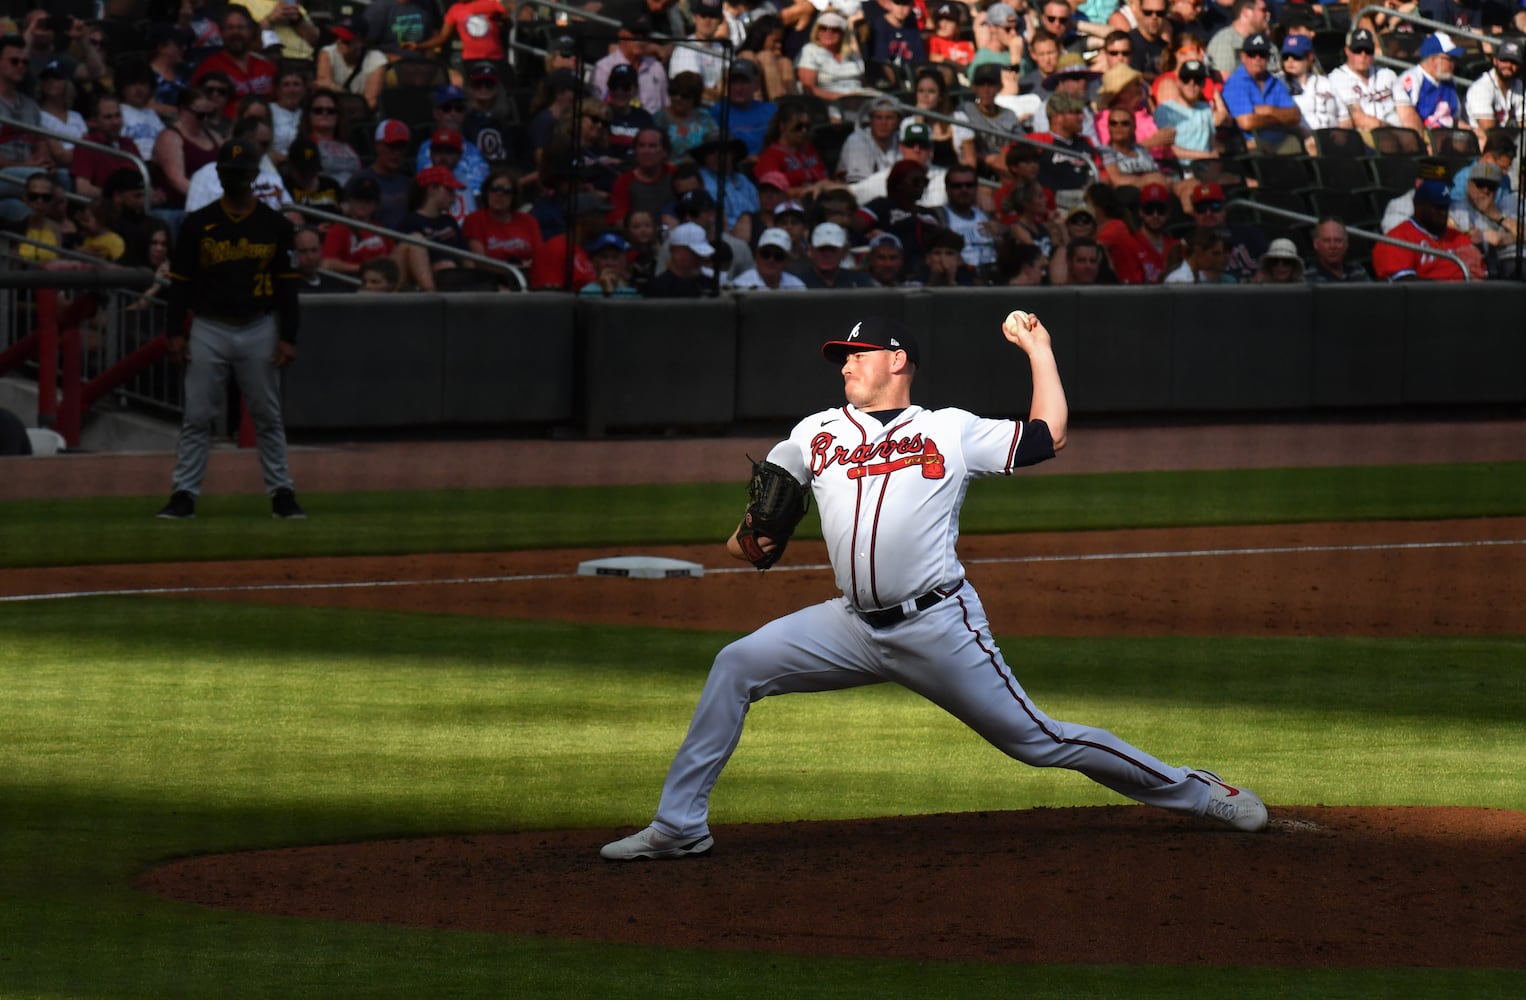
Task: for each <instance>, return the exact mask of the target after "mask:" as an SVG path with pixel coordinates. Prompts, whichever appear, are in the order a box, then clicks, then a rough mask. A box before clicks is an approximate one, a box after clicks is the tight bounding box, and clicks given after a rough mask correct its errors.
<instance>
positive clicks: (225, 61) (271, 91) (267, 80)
mask: <svg viewBox="0 0 1526 1000" xmlns="http://www.w3.org/2000/svg"><path fill="white" fill-rule="evenodd" d="M258 33H259V29H258V28H256V27H255V24H254V21H253V20H252V19H251V18H250V17H249V12H248V11H246V10H245V9H244V8H243V7H239V6H233V7H229V8H228V10H227V12H226V13H224V14H223V20H222V35H223V47H222V51H221V52H214V53H212V54H211V55H209V56H207V58H205V59H203V60H202V61H201V65H200V66H197V67H196V73H195V75H193V76H192V77H191V82H192V83H193V84H199V83H201V81H202V79H203V78H204V77H205V76H206V75H207V74H208V73H211V72H214V71H218V72H222V73H226V74H227V75H228V79H230V80H232V81H233V92H234V96H235V97H246V96H248V95H249V94H257V95H259V96H260V97H270V98H273V97H274V96H275V92H276V64H275V63H273V62H271V61H270V60H269V59H266V58H265V57H264V56H261V55H256V54H255V53H254V52H253V51H251V49H250V46H251V45H252V44H253V41H254V38H255V37H256V35H257V34H258ZM237 105H238V102H237V101H236V100H230V101H229V102H228V103H227V104H225V105H223V117H224V118H227V119H228V120H229V121H232V120H233V116H234V113H235V112H236V111H237Z"/></svg>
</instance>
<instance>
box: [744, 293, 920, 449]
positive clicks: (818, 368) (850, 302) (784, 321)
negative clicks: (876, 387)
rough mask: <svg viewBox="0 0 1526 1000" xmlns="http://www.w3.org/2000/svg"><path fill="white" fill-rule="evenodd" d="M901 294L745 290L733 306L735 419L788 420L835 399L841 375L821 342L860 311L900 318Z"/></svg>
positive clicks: (845, 328)
mask: <svg viewBox="0 0 1526 1000" xmlns="http://www.w3.org/2000/svg"><path fill="white" fill-rule="evenodd" d="M909 294H910V293H908V292H904V291H899V290H895V289H885V290H883V291H878V290H870V289H863V290H860V291H853V292H843V293H839V294H828V293H823V292H819V291H808V292H747V293H738V294H737V295H736V296H734V301H735V303H736V310H737V313H736V315H737V354H736V365H737V367H736V406H737V410H736V417H737V419H738V420H744V421H754V420H769V421H783V422H785V423H787V424H793V423H794V421H796V420H798V419H799V418H800V417H802V416H804V415H805V414H807V413H814V412H815V411H817V410H820V409H825V408H826V407H828V406H832V405H834V404H836V403H840V402H842V375H841V374H839V373H838V370H837V369H836V368H835V367H834V366H833V365H831V364H830V363H828V362H827V360H826V359H825V358H823V357H822V356H821V345H822V344H824V343H826V342H827V341H828V340H836V339H840V338H845V337H847V336H848V334H849V333H850V332H851V331H852V330H853V325H854V324H855V323H857V322H858V321H859V320H861V319H863V318H864V317H866V316H887V317H890V318H893V319H896V320H899V321H901V322H905V316H906V309H907V299H908V297H909Z"/></svg>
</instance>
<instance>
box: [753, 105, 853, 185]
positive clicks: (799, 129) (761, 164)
mask: <svg viewBox="0 0 1526 1000" xmlns="http://www.w3.org/2000/svg"><path fill="white" fill-rule="evenodd" d="M771 173H778V174H781V175H782V176H783V177H784V179H785V180H787V181H788V182H789V191H788V194H789V196H790V197H791V198H792V199H796V200H798V199H800V198H803V197H805V196H806V195H807V194H819V193H820V192H822V191H824V190H826V189H827V188H831V187H839V186H840V185H837V184H834V183H833V182H831V181H830V180H828V178H827V166H826V164H825V163H823V162H822V159H821V154H820V153H818V152H817V151H816V147H815V146H813V145H812V144H811V117H810V115H809V114H807V113H806V112H805V110H804V109H802V108H799V107H794V108H781V109H779V113H778V114H776V115H774V120H773V121H771V122H769V124H768V134H767V135H766V136H764V138H763V152H762V153H760V154H759V155H758V162H757V163H756V164H754V165H753V174H754V176H759V177H761V176H762V175H763V174H771Z"/></svg>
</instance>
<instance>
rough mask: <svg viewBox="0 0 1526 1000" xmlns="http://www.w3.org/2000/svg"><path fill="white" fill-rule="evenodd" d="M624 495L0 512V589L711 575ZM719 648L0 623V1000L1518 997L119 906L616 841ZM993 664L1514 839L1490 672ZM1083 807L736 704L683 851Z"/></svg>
mask: <svg viewBox="0 0 1526 1000" xmlns="http://www.w3.org/2000/svg"><path fill="white" fill-rule="evenodd" d="M1523 479H1526V466H1517V465H1502V466H1466V467H1455V468H1453V467H1447V468H1440V467H1416V468H1412V469H1383V470H1369V469H1363V470H1305V471H1299V472H1262V473H1201V474H1160V475H1130V476H1092V477H1045V478H1033V479H1030V480H1028V481H1027V482H1025V483H1024V484H1023V488H1022V490H1016V489H1013V488H1011V487H1010V486H1008V488H1006V489H1005V490H1003V489H1000V487H1001V485H1002V484H981V488H980V489H978V490H977V491H975V493H974V495H972V498H971V501H970V505H969V508H968V516H967V518H966V521H965V524H966V527H967V529H968V530H970V531H1008V530H1032V529H1036V528H1043V529H1045V530H1054V529H1062V528H1078V529H1085V528H1098V527H1113V526H1131V525H1141V524H1148V525H1157V524H1172V523H1193V524H1200V523H1254V522H1260V521H1292V520H1314V519H1325V518H1354V519H1362V518H1390V517H1406V518H1437V517H1447V516H1479V515H1482V514H1516V515H1519V514H1526V489H1522V488H1521V487H1522V486H1523V485H1526V483H1523V482H1522V480H1523ZM1460 484H1461V485H1460ZM993 485H994V486H997V487H998V489H990V488H987V487H988V486H993ZM622 495H623V507H622V510H623V514H622V517H621V519H620V522H619V523H618V524H616V525H613V526H611V525H608V524H607V523H604V522H599V521H597V520H595V519H593V518H591V517H588V516H586V512H587V511H591V510H597V509H599V508H600V505H601V504H606V503H607V502H608V495H607V493H603V492H602V491H599V490H587V491H581V490H546V491H512V492H484V493H481V494H454V495H453V496H452V499H453V500H455V501H459V502H458V503H454V504H452V505H450V510H449V512H448V513H444V514H440V513H436V514H435V515H434V516H430V513H429V512H430V511H436V512H437V511H438V508H439V505H438V504H436V503H433V502H431V501H432V500H434V499H437V498H435V497H431V496H430V495H427V494H398V495H391V496H382V495H323V494H313V495H310V496H304V501H305V503H306V504H307V506H308V508H309V510H310V512H312V514H313V518H312V520H310V521H308V522H306V523H304V524H295V525H292V524H275V523H274V522H271V521H270V520H269V518H268V517H267V516H265V511H264V507H263V504H262V503H261V502H260V500H259V498H232V497H229V498H217V499H216V500H215V502H214V501H210V500H209V502H208V503H207V504H205V505H204V513H203V516H202V517H200V518H198V520H197V521H196V522H192V523H191V524H188V525H178V524H165V523H163V522H157V521H154V520H152V519H151V518H148V517H147V516H146V513H145V512H148V511H151V510H152V509H154V507H155V505H156V504H155V501H154V500H153V499H148V498H145V499H141V500H110V501H108V500H96V501H74V502H67V503H50V504H38V503H3V504H0V518H3V520H0V523H3V524H5V526H6V527H5V528H4V529H3V530H4V534H3V535H0V540H3V542H4V546H3V549H0V561H3V562H4V564H5V565H8V566H24V565H45V564H67V563H78V562H95V561H138V560H144V559H185V558H228V557H234V556H239V557H258V556H278V555H296V554H302V555H318V554H335V553H339V554H342V553H360V552H404V551H454V550H466V549H480V548H492V547H532V546H534V545H556V546H562V545H586V544H597V545H604V544H615V543H619V542H622V541H624V542H626V543H630V542H645V543H656V542H660V541H696V540H704V541H713V540H715V539H716V538H717V537H719V536H720V535H723V534H724V533H725V531H726V530H729V527H730V524H731V522H732V520H733V518H734V515H735V511H736V509H737V508H738V506H739V501H738V497H737V488H736V487H725V488H722V487H686V488H663V489H655V488H653V489H641V490H627V491H622ZM1014 495H1016V496H1015V497H1014ZM1342 511H1344V513H1341V512H1342ZM653 512H661V513H653ZM541 515H545V519H544V520H542V521H541V522H540V523H539V525H538V527H537V522H536V519H537V517H540V516H541ZM580 524H581V525H582V528H581V532H580V531H579V525H580ZM590 524H598V525H599V527H598V529H597V530H591V529H590V528H589V527H588V525H590ZM81 525H85V528H84V529H83V530H81V528H80V526H81ZM180 529H190V530H180ZM996 625H997V628H998V630H999V629H1000V626H1001V623H1000V622H997V623H996ZM574 637H575V638H576V642H574V641H573V639H574ZM731 638H733V636H732V635H729V634H718V633H703V632H681V631H671V630H641V629H615V628H589V627H574V626H567V625H560V624H549V623H541V622H519V621H512V620H503V619H491V620H485V619H471V618H454V617H452V618H447V617H442V616H434V615H424V614H408V613H383V612H343V611H337V610H326V609H299V608H290V607H279V608H278V607H264V606H258V605H231V604H218V603H212V602H206V603H203V602H198V601H193V600H182V599H164V598H95V599H89V600H64V601H45V602H31V603H0V686H3V690H4V691H5V692H6V702H7V705H6V707H7V712H6V722H5V724H4V725H3V726H0V763H3V765H4V767H3V771H0V886H4V892H3V894H0V996H4V997H164V996H188V997H203V996H218V997H223V996H236V997H242V996H248V997H273V996H279V997H287V996H314V997H318V996H321V997H377V996H398V997H423V996H430V997H433V996H516V997H517V996H523V997H540V996H552V997H591V996H611V997H643V998H647V997H652V996H654V995H705V996H738V997H760V998H761V997H770V998H772V997H792V996H826V997H830V996H854V997H860V996H869V995H876V996H885V995H889V996H905V995H924V996H935V997H939V996H1004V997H1005V996H1010V995H1014V994H1017V995H1027V996H1033V997H1075V996H1131V997H1136V996H1143V997H1178V996H1222V995H1234V996H1245V997H1274V996H1276V997H1281V996H1300V997H1302V996H1320V997H1367V996H1406V997H1409V996H1420V997H1429V996H1437V997H1440V996H1468V997H1482V996H1505V995H1512V994H1513V993H1514V992H1515V989H1516V988H1517V987H1518V986H1519V982H1520V972H1519V971H1518V970H1494V971H1491V970H1379V971H1342V970H1265V969H1249V970H1247V969H1235V968H1226V969H1170V968H1114V967H1104V968H1074V967H1047V966H1019V967H1012V966H983V965H974V964H953V963H894V962H871V961H862V960H847V959H842V960H823V959H805V958H795V957H789V956H777V955H746V954H709V953H699V952H683V951H656V950H643V949H637V948H631V947H624V946H615V945H590V944H576V943H568V942H559V941H548V940H544V939H521V938H508V937H501V936H493V935H482V934H467V933H459V932H438V931H434V932H431V931H415V930H403V929H395V928H386V927H372V926H361V925H349V924H334V923H313V922H306V921H298V920H290V919H274V918H265V917H254V916H247V915H243V914H237V913H231V912H223V911H212V910H205V909H201V908H197V907H192V906H187V905H182V904H175V903H169V902H165V901H162V900H159V899H156V898H152V897H148V896H144V895H142V894H140V893H137V892H135V891H133V890H132V888H131V881H132V879H133V877H134V876H135V875H136V874H137V873H139V872H141V871H142V870H144V869H145V868H147V867H150V866H152V865H153V864H154V863H156V862H158V861H161V860H163V859H166V858H170V857H175V856H179V855H184V854H192V853H202V852H209V851H223V850H232V849H240V848H255V847H270V846H280V845H290V844H303V843H316V842H333V841H342V840H353V839H369V838H377V837H396V836H409V835H426V834H434V833H443V832H465V831H502V830H517V829H567V828H581V827H601V828H611V829H613V828H617V827H632V826H635V825H639V824H640V823H643V822H645V821H646V819H648V818H649V816H650V813H651V809H652V807H653V804H654V802H655V798H656V794H657V791H658V787H659V785H660V783H661V780H662V775H663V772H664V770H665V768H666V765H667V762H668V759H669V757H670V755H671V753H672V751H673V749H674V747H675V746H676V745H677V741H678V740H679V738H680V737H681V735H682V732H683V729H684V726H685V725H686V723H687V719H688V714H689V711H690V710H691V708H692V706H693V702H694V698H695V697H696V696H697V693H698V689H699V686H700V684H701V682H702V679H703V677H704V673H705V671H706V669H707V668H708V665H709V661H710V659H711V657H712V656H713V655H714V653H715V651H716V650H717V649H719V647H720V646H721V645H722V644H724V643H725V642H727V641H729V640H730V639H731ZM573 650H576V657H575V658H574V656H573V653H572V651H573ZM1006 651H1007V654H1008V658H1009V660H1011V661H1012V662H1013V664H1014V667H1015V668H1016V669H1017V671H1018V673H1019V675H1020V676H1021V677H1022V678H1023V681H1024V683H1025V685H1026V686H1027V687H1028V688H1029V690H1030V691H1032V692H1033V693H1034V694H1035V695H1036V696H1037V697H1038V699H1039V701H1040V704H1042V705H1043V707H1044V708H1045V709H1046V710H1048V711H1049V712H1050V713H1051V714H1054V715H1056V716H1058V717H1062V718H1064V717H1071V718H1077V719H1085V720H1086V721H1089V722H1096V723H1098V724H1100V725H1104V726H1107V727H1109V728H1113V729H1116V730H1118V731H1120V732H1123V733H1126V734H1128V736H1129V737H1130V738H1131V739H1134V740H1136V741H1137V742H1139V743H1140V744H1142V745H1144V746H1147V747H1150V748H1151V749H1152V750H1154V751H1155V752H1157V753H1159V754H1160V755H1161V756H1163V757H1165V758H1166V759H1174V760H1183V761H1196V760H1209V759H1211V760H1212V762H1213V763H1214V764H1215V765H1217V766H1221V767H1222V768H1223V769H1224V770H1225V772H1226V773H1227V774H1233V775H1236V776H1241V777H1243V779H1244V780H1246V781H1247V783H1250V784H1253V785H1254V787H1256V788H1257V790H1258V791H1260V792H1262V793H1263V794H1264V795H1265V797H1266V798H1267V799H1268V800H1269V801H1271V802H1273V803H1274V804H1275V803H1285V804H1311V803H1328V804H1454V805H1482V806H1494V807H1507V808H1514V809H1526V779H1523V777H1522V775H1521V766H1520V765H1521V760H1522V751H1523V739H1522V735H1521V733H1522V729H1521V724H1520V720H1521V719H1522V718H1523V717H1526V680H1523V678H1522V674H1521V666H1522V664H1526V637H1523V636H1515V637H1502V638H1491V639H1449V638H1438V639H1402V640H1400V639H1391V640H1385V639H1360V640H1358V639H1320V638H1303V639H1266V638H1249V637H1247V638H1235V639H1197V638H1190V639H1187V638H1179V639H1150V640H1139V639H1128V640H1123V639H1092V640H1069V639H1037V640H1032V639H1027V640H1016V639H1008V640H1007V641H1006ZM850 750H851V752H852V753H851V758H850V759H848V760H847V761H846V762H845V761H844V758H845V756H846V755H847V752H848V751H850ZM1396 759H1402V760H1403V762H1404V766H1403V767H1395V766H1394V761H1395V760H1396ZM861 761H872V762H874V763H873V765H872V767H871V766H869V765H865V764H861V763H860V762H861ZM801 771H808V772H809V775H810V776H809V778H808V779H802V778H801V776H800V772H801ZM1117 801H1120V800H1119V799H1117V798H1116V797H1115V796H1112V795H1111V794H1110V793H1108V792H1106V791H1105V790H1103V789H1101V788H1099V787H1097V786H1094V785H1092V784H1090V783H1089V782H1087V781H1086V780H1085V779H1082V778H1080V777H1079V776H1075V775H1070V774H1067V773H1063V772H1061V773H1053V772H1038V771H1033V770H1031V769H1026V768H1022V767H1021V766H1019V765H1015V764H1011V763H1010V762H1008V761H1006V760H1005V758H1002V757H1001V756H1000V755H999V754H997V753H996V751H994V750H992V749H991V748H990V747H988V746H986V745H985V744H984V743H983V742H981V741H980V740H979V739H978V738H977V737H975V736H973V734H971V733H969V732H968V731H966V730H964V729H963V728H962V727H961V726H960V725H959V724H958V723H956V722H954V721H953V720H952V719H949V718H947V717H946V716H944V715H942V714H941V713H939V712H938V711H937V710H936V709H934V708H931V707H930V706H928V705H926V704H925V703H923V702H921V701H920V700H919V699H916V698H915V697H913V696H910V695H909V694H907V693H905V692H903V691H900V690H898V689H892V688H870V689H861V690H857V691H852V692H842V693H837V694H831V695H818V696H815V697H811V698H792V699H779V700H776V701H770V702H764V703H762V704H760V705H759V706H757V707H756V708H755V709H754V711H753V714H752V716H751V721H750V722H749V727H748V731H747V733H746V735H745V736H744V738H743V746H742V748H741V750H740V751H739V752H738V754H737V757H736V759H735V760H734V762H733V763H732V765H731V767H729V768H728V770H727V772H726V775H725V777H724V778H723V779H722V782H721V784H720V785H719V786H718V788H717V792H716V800H715V812H714V815H713V820H714V822H715V823H716V824H718V825H724V824H727V823H736V822H748V821H767V820H782V819H800V818H811V817H820V818H828V817H850V816H873V815H893V814H898V813H926V812H942V811H957V810H974V809H1004V808H1021V807H1025V806H1036V805H1087V804H1100V803H1108V802H1117ZM590 863H591V864H592V863H598V862H597V859H594V858H591V859H590Z"/></svg>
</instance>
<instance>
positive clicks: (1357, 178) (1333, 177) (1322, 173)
mask: <svg viewBox="0 0 1526 1000" xmlns="http://www.w3.org/2000/svg"><path fill="white" fill-rule="evenodd" d="M1312 162H1313V164H1314V178H1315V180H1316V181H1317V182H1318V184H1319V186H1320V187H1322V188H1334V189H1339V190H1343V191H1355V192H1361V193H1365V192H1366V191H1367V189H1369V188H1372V187H1375V186H1376V185H1375V184H1374V183H1373V179H1372V174H1371V173H1369V172H1368V170H1367V164H1366V162H1365V161H1363V160H1357V159H1352V158H1350V157H1346V156H1320V157H1316V158H1315V159H1314V160H1313V161H1312Z"/></svg>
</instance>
